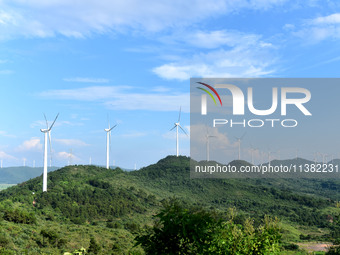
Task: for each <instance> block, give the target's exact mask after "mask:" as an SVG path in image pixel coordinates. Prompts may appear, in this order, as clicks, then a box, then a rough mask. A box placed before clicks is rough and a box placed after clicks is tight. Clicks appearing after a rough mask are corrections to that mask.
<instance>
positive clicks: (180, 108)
mask: <svg viewBox="0 0 340 255" xmlns="http://www.w3.org/2000/svg"><path fill="white" fill-rule="evenodd" d="M181 111H182V106H180V107H179V115H178V123H179V122H180V120H181Z"/></svg>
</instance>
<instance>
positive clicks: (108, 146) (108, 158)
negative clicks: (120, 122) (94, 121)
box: [104, 121, 117, 169]
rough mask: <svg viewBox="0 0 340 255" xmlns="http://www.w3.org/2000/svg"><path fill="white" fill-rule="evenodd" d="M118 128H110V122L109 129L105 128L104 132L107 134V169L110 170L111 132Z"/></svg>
mask: <svg viewBox="0 0 340 255" xmlns="http://www.w3.org/2000/svg"><path fill="white" fill-rule="evenodd" d="M116 126H117V124H116V125H114V126H113V127H110V121H109V128H105V129H104V131H105V132H106V169H109V168H110V141H111V130H112V129H114V128H115V127H116Z"/></svg>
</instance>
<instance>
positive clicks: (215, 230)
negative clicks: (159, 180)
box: [136, 199, 281, 255]
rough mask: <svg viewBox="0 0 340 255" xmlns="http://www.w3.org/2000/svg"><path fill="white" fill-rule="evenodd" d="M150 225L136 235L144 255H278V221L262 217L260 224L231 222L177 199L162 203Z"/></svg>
mask: <svg viewBox="0 0 340 255" xmlns="http://www.w3.org/2000/svg"><path fill="white" fill-rule="evenodd" d="M163 207H164V208H163V209H162V210H161V211H160V213H158V214H157V215H156V216H155V217H156V218H157V221H156V222H155V225H154V226H153V227H152V228H147V229H145V233H143V234H140V235H138V236H137V237H136V241H137V245H139V244H140V245H141V246H142V247H143V248H144V250H145V252H146V253H147V254H220V255H224V254H246V255H250V254H277V253H279V251H280V239H281V234H280V229H279V226H278V222H277V220H276V219H275V220H272V219H271V218H269V217H267V216H266V217H265V218H264V219H263V222H262V224H261V225H260V226H258V227H254V225H253V222H252V220H250V219H247V220H245V222H244V223H243V224H236V222H235V221H234V216H235V211H234V210H230V211H229V215H227V217H223V215H221V214H219V213H217V212H216V211H208V210H206V209H203V208H200V207H193V206H185V205H184V204H183V203H181V202H180V201H178V200H177V199H170V200H167V201H165V202H163Z"/></svg>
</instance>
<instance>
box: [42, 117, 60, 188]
mask: <svg viewBox="0 0 340 255" xmlns="http://www.w3.org/2000/svg"><path fill="white" fill-rule="evenodd" d="M58 116H59V113H58V114H57V116H56V117H55V119H54V121H53V123H52V125H51V126H50V127H48V122H47V119H46V116H45V114H44V117H45V121H46V126H47V128H46V129H40V131H41V132H42V133H44V136H45V138H44V139H45V140H44V172H43V192H46V191H47V134H48V139H49V141H50V149H51V129H52V127H53V125H54V123H55V121H56V120H57V118H58ZM50 152H52V150H51V151H50Z"/></svg>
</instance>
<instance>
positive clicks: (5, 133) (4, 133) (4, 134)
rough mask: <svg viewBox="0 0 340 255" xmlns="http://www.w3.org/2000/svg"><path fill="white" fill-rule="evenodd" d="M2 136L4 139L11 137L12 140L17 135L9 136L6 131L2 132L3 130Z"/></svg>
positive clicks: (0, 133) (0, 131) (0, 132)
mask: <svg viewBox="0 0 340 255" xmlns="http://www.w3.org/2000/svg"><path fill="white" fill-rule="evenodd" d="M0 135H1V136H4V137H10V138H14V137H16V136H15V135H12V134H8V133H7V132H6V131H2V130H0Z"/></svg>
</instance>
